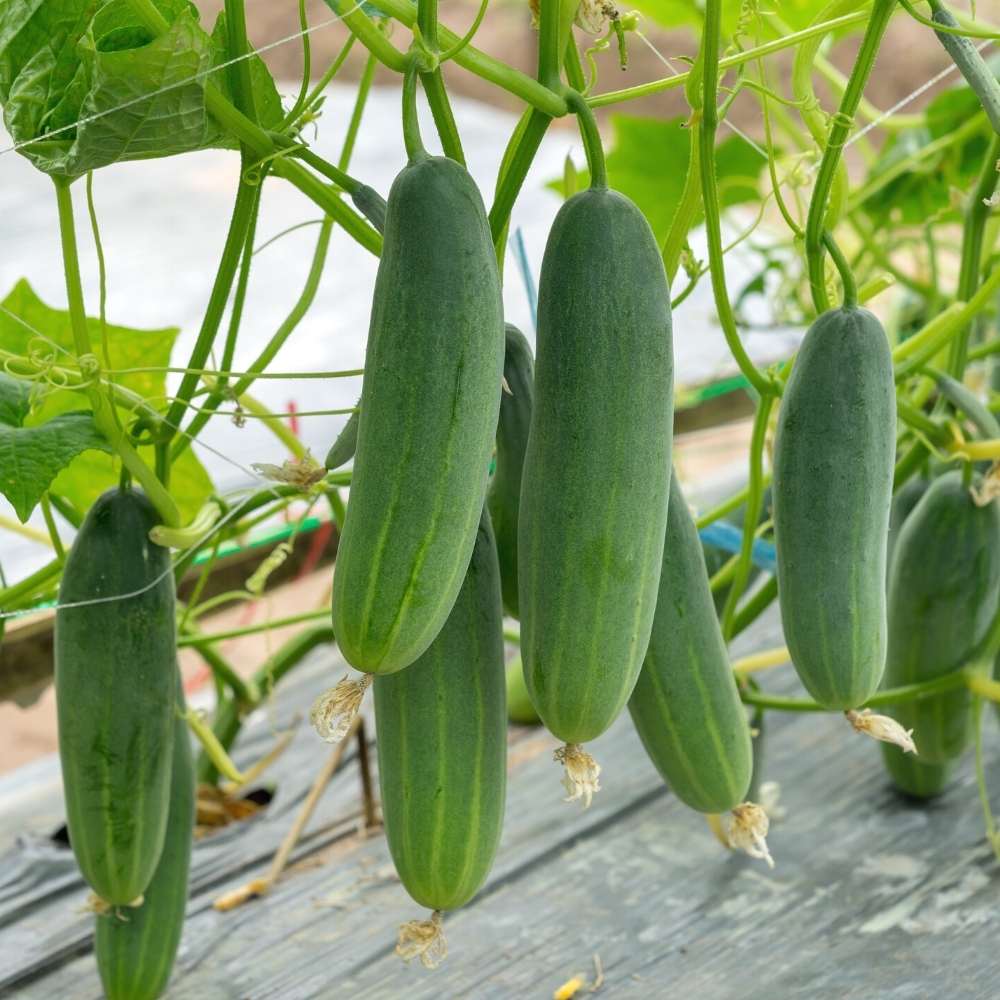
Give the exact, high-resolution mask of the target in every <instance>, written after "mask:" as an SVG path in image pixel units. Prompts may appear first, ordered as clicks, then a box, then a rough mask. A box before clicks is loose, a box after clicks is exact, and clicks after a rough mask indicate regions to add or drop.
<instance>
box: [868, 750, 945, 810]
mask: <svg viewBox="0 0 1000 1000" xmlns="http://www.w3.org/2000/svg"><path fill="white" fill-rule="evenodd" d="M882 759H883V760H884V761H885V769H886V770H887V771H888V772H889V776H890V777H891V778H892V783H893V784H894V785H895V786H896V788H898V789H899V791H901V792H902V793H903V794H904V795H908V796H910V798H914V799H933V798H934V797H935V796H937V795H940V794H941V793H942V792H943V791H945V789H946V788H947V787H948V781H949V779H950V778H951V775H952V772H953V771H954V769H955V762H954V761H946V762H945V763H944V764H925V763H924V762H923V761H922V760H921V759H920V757H919V756H916V755H914V754H912V753H903V751H902V750H900V749H899V747H892V746H888V745H885V744H883V745H882Z"/></svg>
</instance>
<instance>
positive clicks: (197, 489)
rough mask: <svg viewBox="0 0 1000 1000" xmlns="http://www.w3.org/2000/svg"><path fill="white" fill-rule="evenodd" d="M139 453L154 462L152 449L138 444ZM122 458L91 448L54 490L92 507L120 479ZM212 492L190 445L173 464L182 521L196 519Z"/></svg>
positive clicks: (62, 474) (172, 484)
mask: <svg viewBox="0 0 1000 1000" xmlns="http://www.w3.org/2000/svg"><path fill="white" fill-rule="evenodd" d="M138 452H139V454H140V455H141V456H142V457H143V459H144V460H145V461H146V462H147V463H148V464H150V465H152V464H153V457H154V456H153V449H152V448H139V449H138ZM120 474H121V462H120V461H119V460H118V459H117V458H116V457H112V456H111V455H102V454H99V453H98V452H95V451H88V452H86V453H84V454H82V455H79V456H77V457H76V458H75V459H74V460H73V461H72V462H71V463H70V464H69V466H67V467H66V468H65V469H63V471H62V472H60V473H59V475H58V476H57V477H56V480H55V482H54V483H53V484H52V492H53V493H58V494H59V495H60V496H63V497H65V498H66V499H67V500H69V502H70V503H72V504H73V506H74V507H76V508H77V509H78V510H89V509H90V506H91V504H93V502H94V501H95V500H96V499H97V498H98V497H99V496H100V495H101V494H102V493H103V492H104V491H105V490H109V489H111V487H112V486H114V485H115V483H117V482H118V477H119V475H120ZM211 494H212V481H211V479H209V478H208V473H207V472H206V471H205V468H204V466H203V465H202V464H201V462H199V461H198V458H197V456H196V455H195V454H194V453H193V452H192V450H191V449H190V448H188V449H187V450H186V451H185V452H184V454H183V455H182V456H181V457H180V458H179V459H178V460H177V461H176V462H174V464H173V465H172V466H171V469H170V495H171V496H172V497H173V498H174V502H175V503H176V504H177V508H178V510H179V511H180V514H181V522H182V523H183V524H187V523H188V522H189V521H191V520H193V519H194V516H195V514H197V513H198V511H199V510H201V508H202V506H203V504H204V503H205V501H206V500H207V499H208V498H209V497H210V496H211Z"/></svg>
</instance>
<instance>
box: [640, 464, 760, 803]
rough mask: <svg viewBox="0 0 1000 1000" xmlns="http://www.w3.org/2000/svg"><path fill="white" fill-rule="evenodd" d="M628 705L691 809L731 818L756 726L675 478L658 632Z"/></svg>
mask: <svg viewBox="0 0 1000 1000" xmlns="http://www.w3.org/2000/svg"><path fill="white" fill-rule="evenodd" d="M628 707H629V711H630V712H631V714H632V721H633V722H634V723H635V728H636V729H637V730H638V732H639V737H640V738H641V739H642V745H643V746H644V747H645V748H646V753H647V754H649V758H650V760H652V762H653V763H654V764H655V765H656V769H657V770H658V771H659V772H660V774H661V775H662V776H663V779H664V781H666V783H667V784H668V785H669V786H670V788H671V790H672V791H673V792H674V794H675V795H676V796H677V797H678V798H679V799H680V800H681V801H682V802H684V803H685V804H686V805H689V806H690V807H691V808H692V809H697V810H698V811H699V812H703V813H722V812H728V811H729V810H730V809H732V808H733V807H734V806H738V805H739V804H740V803H741V802H742V801H743V800H744V798H745V797H746V794H747V790H748V788H749V787H750V778H751V776H752V773H753V748H752V745H751V741H750V726H749V724H748V723H747V716H746V711H745V710H744V708H743V703H742V702H741V701H740V695H739V691H738V690H737V687H736V680H735V678H734V677H733V671H732V667H731V666H730V663H729V656H728V654H727V653H726V643H725V641H724V640H723V638H722V631H721V629H720V627H719V619H718V617H717V615H716V613H715V605H714V603H713V601H712V592H711V590H710V589H709V586H708V574H707V573H706V570H705V557H704V555H703V554H702V549H701V540H700V539H699V537H698V529H697V528H696V527H695V524H694V520H693V518H692V517H691V513H690V511H689V510H688V506H687V502H686V501H685V499H684V495H683V494H682V493H681V489H680V484H679V483H678V482H677V475H676V473H674V475H673V477H672V479H671V484H670V508H669V514H668V516H667V532H666V542H665V544H664V546H663V570H662V572H661V573H660V591H659V595H658V596H657V601H656V618H655V619H654V620H653V633H652V636H651V637H650V640H649V649H648V651H647V652H646V660H645V662H644V663H643V666H642V673H641V674H640V675H639V681H638V683H637V684H636V686H635V690H634V691H633V692H632V697H631V698H630V699H629V703H628Z"/></svg>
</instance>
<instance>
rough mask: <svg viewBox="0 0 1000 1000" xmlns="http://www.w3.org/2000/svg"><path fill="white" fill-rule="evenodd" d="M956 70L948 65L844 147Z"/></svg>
mask: <svg viewBox="0 0 1000 1000" xmlns="http://www.w3.org/2000/svg"><path fill="white" fill-rule="evenodd" d="M991 44H992V43H991V42H990V41H989V40H987V41H985V42H983V43H982V44H981V45H977V46H976V51H977V52H982V51H983V49H985V48H987V47H989V46H990V45H991ZM957 69H958V67H957V66H956V65H955V63H950V64H949V65H948V66H946V67H945V68H944V69H943V70H941V72H940V73H935V74H934V76H932V77H931V78H930V79H929V80H927V81H925V82H924V83H922V84H921V85H920V86H919V87H917V89H916V90H914V91H913V92H912V93H911V94H908V95H907V96H906V97H904V98H903V99H902V100H901V101H897V102H896V103H895V104H894V105H893V106H892V107H891V108H889V109H888V110H887V111H884V112H882V114H880V115H879V116H878V118H876V119H875V120H874V121H871V122H869V123H868V124H867V125H866V126H865V127H864V128H863V129H861V131H860V132H857V133H856V134H855V135H853V136H852V137H851V139H850V140H849V141H848V142H847V143H845V145H846V146H850V145H851V144H852V143H855V142H857V141H858V140H859V139H860V138H862V137H863V136H865V135H867V134H868V133H869V132H871V130H872V129H873V128H877V127H878V126H879V125H881V124H882V122H884V121H886V120H887V119H889V118H891V117H892V116H893V115H894V114H896V113H897V112H898V111H901V110H902V109H903V108H905V107H906V105H907V104H909V103H910V102H911V101H915V100H916V99H917V98H918V97H919V96H920V95H921V94H924V93H926V92H927V91H928V90H930V89H931V87H933V86H934V85H935V84H937V83H940V82H941V81H942V80H943V79H945V77H947V76H950V75H951V74H952V73H954V72H955V71H956V70H957Z"/></svg>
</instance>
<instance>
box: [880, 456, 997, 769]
mask: <svg viewBox="0 0 1000 1000" xmlns="http://www.w3.org/2000/svg"><path fill="white" fill-rule="evenodd" d="M998 597H1000V503H998V502H997V501H996V500H993V501H990V502H989V503H988V504H986V505H985V506H982V507H979V506H977V505H976V504H975V502H974V501H973V499H972V497H971V495H970V486H969V485H967V484H965V483H963V480H962V474H961V473H960V472H948V473H946V474H945V475H943V476H940V477H939V478H938V479H937V480H935V481H934V483H933V484H932V485H931V487H930V488H929V489H928V490H927V492H926V493H925V494H924V496H923V499H921V501H920V502H919V503H918V504H917V506H916V507H915V508H914V510H913V513H912V514H910V516H909V517H908V518H907V519H906V522H905V523H904V525H903V529H902V531H901V532H900V535H899V541H898V543H897V545H896V550H895V553H894V555H893V561H892V567H891V568H890V571H889V655H888V660H887V665H886V671H885V684H886V686H887V687H897V686H899V685H902V684H916V683H919V682H921V681H928V680H933V679H934V678H935V677H940V676H942V675H943V674H947V673H950V672H951V671H953V670H957V669H959V668H960V667H962V666H964V665H965V663H966V662H967V660H968V659H969V657H970V656H971V655H972V653H973V652H974V650H975V648H976V647H977V646H978V645H979V643H980V642H981V641H982V639H983V638H984V637H985V635H986V632H987V630H988V628H989V626H990V624H991V622H992V621H993V617H994V615H995V614H996V611H997V602H998ZM970 705H971V700H970V694H969V692H968V690H967V689H966V688H964V687H962V688H959V689H957V690H955V691H949V692H948V693H947V694H940V695H934V696H933V697H930V698H922V699H920V700H918V701H910V702H903V703H901V704H898V705H894V706H892V707H891V708H890V709H889V714H890V715H892V716H893V717H894V718H895V719H896V720H897V721H898V722H899V723H900V724H901V725H902V726H903V727H904V728H906V729H912V730H913V740H914V742H915V743H916V745H917V752H918V754H919V759H920V762H921V763H922V764H939V765H943V764H946V763H947V762H948V761H950V760H952V759H953V758H955V757H957V756H959V755H960V754H961V753H962V752H963V751H964V750H965V748H966V747H967V746H968V742H969V738H970V724H971V713H970ZM897 753H899V751H898V750H895V749H894V748H886V749H885V750H884V754H885V757H886V760H887V761H888V760H890V759H891V758H892V756H893V755H894V754H897ZM898 770H899V768H898V767H894V768H891V771H892V773H893V774H894V776H895V774H896V772H897V771H898ZM942 780H943V779H942Z"/></svg>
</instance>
